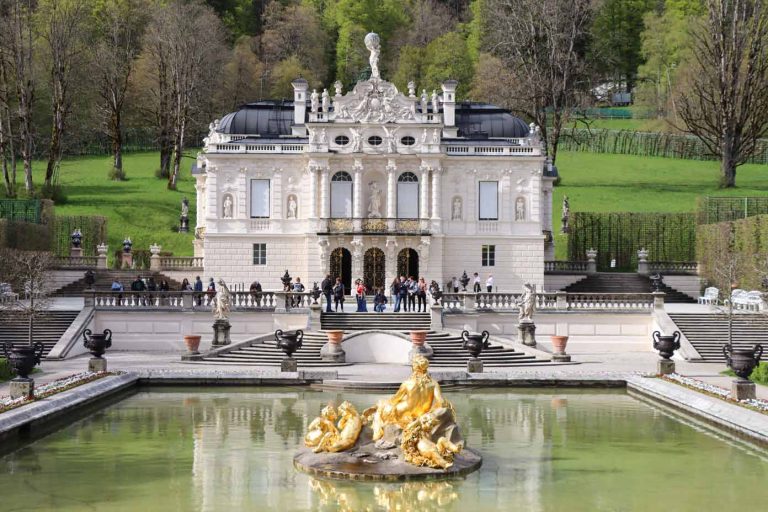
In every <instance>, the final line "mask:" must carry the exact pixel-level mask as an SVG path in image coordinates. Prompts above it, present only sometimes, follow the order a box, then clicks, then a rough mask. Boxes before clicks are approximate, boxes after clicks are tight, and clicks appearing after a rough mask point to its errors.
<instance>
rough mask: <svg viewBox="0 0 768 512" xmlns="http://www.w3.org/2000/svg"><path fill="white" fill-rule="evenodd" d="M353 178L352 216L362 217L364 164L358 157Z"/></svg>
mask: <svg viewBox="0 0 768 512" xmlns="http://www.w3.org/2000/svg"><path fill="white" fill-rule="evenodd" d="M353 172H354V174H353V176H352V179H353V180H354V181H353V182H352V217H354V218H355V219H360V218H361V217H362V216H363V197H362V196H363V187H362V181H363V164H362V161H361V160H360V159H359V158H358V159H355V167H354V169H353Z"/></svg>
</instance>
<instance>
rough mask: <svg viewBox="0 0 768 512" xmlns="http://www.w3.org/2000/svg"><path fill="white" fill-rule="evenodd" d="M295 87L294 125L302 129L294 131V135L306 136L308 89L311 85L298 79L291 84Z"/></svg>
mask: <svg viewBox="0 0 768 512" xmlns="http://www.w3.org/2000/svg"><path fill="white" fill-rule="evenodd" d="M291 85H292V86H293V125H294V126H300V127H301V129H299V130H297V129H294V130H293V131H294V132H297V131H298V132H301V133H294V135H306V130H305V129H304V121H305V119H306V115H307V89H308V87H309V84H308V83H307V81H306V80H304V79H303V78H297V79H296V80H294V81H293V82H291Z"/></svg>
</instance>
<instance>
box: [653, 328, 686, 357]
mask: <svg viewBox="0 0 768 512" xmlns="http://www.w3.org/2000/svg"><path fill="white" fill-rule="evenodd" d="M679 348H680V331H675V332H674V333H672V335H671V336H662V334H661V333H660V332H659V331H654V332H653V350H658V351H659V355H660V356H661V357H663V358H664V359H669V358H670V357H672V354H674V353H675V350H677V349H679Z"/></svg>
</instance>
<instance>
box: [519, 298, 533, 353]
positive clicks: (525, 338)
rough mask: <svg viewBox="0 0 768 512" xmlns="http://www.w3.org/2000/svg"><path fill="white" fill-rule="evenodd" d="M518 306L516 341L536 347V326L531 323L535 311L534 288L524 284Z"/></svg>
mask: <svg viewBox="0 0 768 512" xmlns="http://www.w3.org/2000/svg"><path fill="white" fill-rule="evenodd" d="M517 304H518V306H519V308H520V309H519V310H518V314H517V318H518V324H517V336H518V341H519V342H520V343H522V344H524V345H528V346H531V347H535V346H536V324H534V323H533V313H534V312H535V311H536V287H535V286H534V285H533V284H531V283H525V285H524V286H523V294H522V295H521V296H520V298H519V299H518V300H517Z"/></svg>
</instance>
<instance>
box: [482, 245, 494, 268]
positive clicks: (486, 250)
mask: <svg viewBox="0 0 768 512" xmlns="http://www.w3.org/2000/svg"><path fill="white" fill-rule="evenodd" d="M482 265H483V266H484V267H493V266H495V265H496V246H495V245H484V246H483V258H482Z"/></svg>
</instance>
